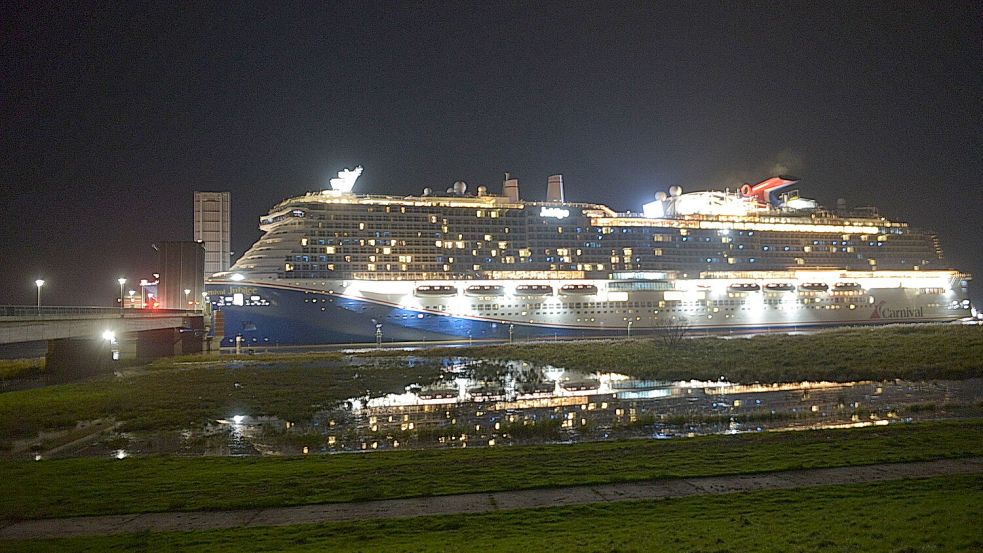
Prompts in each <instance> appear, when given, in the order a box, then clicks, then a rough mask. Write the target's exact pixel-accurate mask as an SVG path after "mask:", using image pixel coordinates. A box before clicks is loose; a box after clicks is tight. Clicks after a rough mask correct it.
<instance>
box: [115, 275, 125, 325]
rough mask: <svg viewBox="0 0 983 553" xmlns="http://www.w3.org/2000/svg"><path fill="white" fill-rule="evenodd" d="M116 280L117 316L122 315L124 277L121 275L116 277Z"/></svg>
mask: <svg viewBox="0 0 983 553" xmlns="http://www.w3.org/2000/svg"><path fill="white" fill-rule="evenodd" d="M116 282H118V283H119V316H120V317H122V316H123V285H124V284H126V279H125V278H123V277H119V278H118V279H116Z"/></svg>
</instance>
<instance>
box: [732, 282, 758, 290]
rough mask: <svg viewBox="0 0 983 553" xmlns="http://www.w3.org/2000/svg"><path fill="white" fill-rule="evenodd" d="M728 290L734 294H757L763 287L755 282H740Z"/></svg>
mask: <svg viewBox="0 0 983 553" xmlns="http://www.w3.org/2000/svg"><path fill="white" fill-rule="evenodd" d="M728 288H729V289H730V290H732V291H734V292H757V291H759V290H761V286H758V285H757V284H755V283H753V282H738V283H735V284H731V285H730V286H728Z"/></svg>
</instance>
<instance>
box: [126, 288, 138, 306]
mask: <svg viewBox="0 0 983 553" xmlns="http://www.w3.org/2000/svg"><path fill="white" fill-rule="evenodd" d="M136 293H137V291H136V290H130V291H129V292H127V294H128V295H129V296H130V309H133V295H134V294H136Z"/></svg>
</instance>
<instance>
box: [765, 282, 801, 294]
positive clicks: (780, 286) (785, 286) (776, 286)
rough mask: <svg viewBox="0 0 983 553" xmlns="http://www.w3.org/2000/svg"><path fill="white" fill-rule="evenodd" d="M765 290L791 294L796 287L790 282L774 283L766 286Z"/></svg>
mask: <svg viewBox="0 0 983 553" xmlns="http://www.w3.org/2000/svg"><path fill="white" fill-rule="evenodd" d="M765 290H767V291H769V292H791V291H792V290H795V285H794V284H791V283H788V282H772V283H770V284H765Z"/></svg>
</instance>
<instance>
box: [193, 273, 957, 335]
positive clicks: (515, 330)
mask: <svg viewBox="0 0 983 553" xmlns="http://www.w3.org/2000/svg"><path fill="white" fill-rule="evenodd" d="M595 283H596V285H599V286H600V287H601V288H602V289H603V287H604V285H605V284H606V283H605V282H604V281H595ZM417 284H418V283H410V282H405V281H403V282H388V283H387V282H378V281H376V282H368V283H350V282H341V281H334V282H332V281H319V282H316V283H299V282H295V283H272V282H263V283H251V282H228V281H224V282H223V281H213V282H210V283H209V284H208V285H207V286H206V289H207V292H208V294H209V300H210V303H211V305H212V309H213V310H214V311H215V312H216V313H220V315H219V316H217V317H216V329H215V335H216V337H218V338H219V339H220V343H221V345H222V346H233V345H235V344H236V338H237V337H238V338H239V339H240V343H241V344H243V345H245V346H247V347H266V346H271V345H286V344H349V343H350V344H358V343H374V342H377V341H382V342H385V343H390V342H428V341H446V340H457V341H468V340H473V341H493V340H500V341H505V340H509V339H513V340H520V339H530V338H540V339H550V338H557V339H559V338H576V337H604V336H607V337H616V336H618V337H624V336H644V335H656V334H662V333H667V332H680V331H682V332H691V333H692V332H697V333H704V332H735V331H737V332H755V331H769V330H783V331H794V330H804V329H809V328H817V327H826V326H839V325H869V324H889V323H909V322H944V321H953V320H957V319H959V318H961V317H965V316H968V315H969V310H968V308H963V307H962V305H963V304H962V298H951V297H944V298H934V297H929V296H926V295H925V294H923V293H922V292H920V291H917V290H906V289H900V288H883V289H876V288H875V289H869V290H866V291H864V293H863V294H862V295H861V296H858V297H855V298H849V299H848V300H847V301H849V302H851V303H845V302H843V301H841V300H836V299H833V298H830V299H829V305H828V306H826V305H814V306H813V307H809V305H810V304H808V303H807V304H806V305H801V302H802V300H801V299H794V298H796V295H795V294H794V293H787V294H785V295H779V294H774V295H771V296H769V297H780V298H785V299H784V300H775V301H774V302H771V303H768V302H769V301H770V300H762V299H759V296H762V295H764V294H763V293H762V292H756V293H745V294H744V296H743V297H742V299H740V300H732V301H728V300H720V299H718V300H717V301H713V300H710V301H705V300H704V301H694V302H690V303H691V305H690V304H686V303H681V304H676V303H673V302H670V303H669V305H668V306H666V304H665V298H666V297H667V296H666V293H665V292H663V291H639V292H632V293H631V297H630V299H631V300H632V301H628V302H606V301H601V300H607V299H611V298H613V297H614V296H613V293H612V294H611V295H610V297H604V293H603V292H602V293H601V295H600V296H591V297H578V296H567V297H563V296H561V294H560V293H559V290H560V289H561V287H562V285H563V283H562V282H551V283H550V284H549V286H552V287H553V289H554V293H555V295H550V296H548V297H537V298H528V297H527V298H515V297H511V296H509V297H468V296H467V294H466V293H465V289H464V285H462V284H461V283H459V282H458V283H452V285H453V286H454V287H455V289H456V290H457V292H456V293H454V294H452V295H450V294H449V295H448V296H446V297H420V295H419V294H417V293H414V290H415V289H416V288H415V287H416V285H417ZM580 284H581V285H583V283H580ZM589 285H590V286H594V285H595V284H589ZM722 295H724V296H726V295H727V294H722ZM813 296H815V294H813ZM950 296H951V293H950ZM618 299H619V300H620V299H622V298H620V297H619V298H618ZM780 301H781V302H782V303H779V302H780ZM823 301H825V300H823ZM837 301H839V303H835V302H837ZM674 306H675V307H674ZM683 306H685V307H683ZM718 306H719V307H718ZM849 306H852V307H849ZM526 309H528V310H526ZM534 309H535V311H534Z"/></svg>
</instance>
